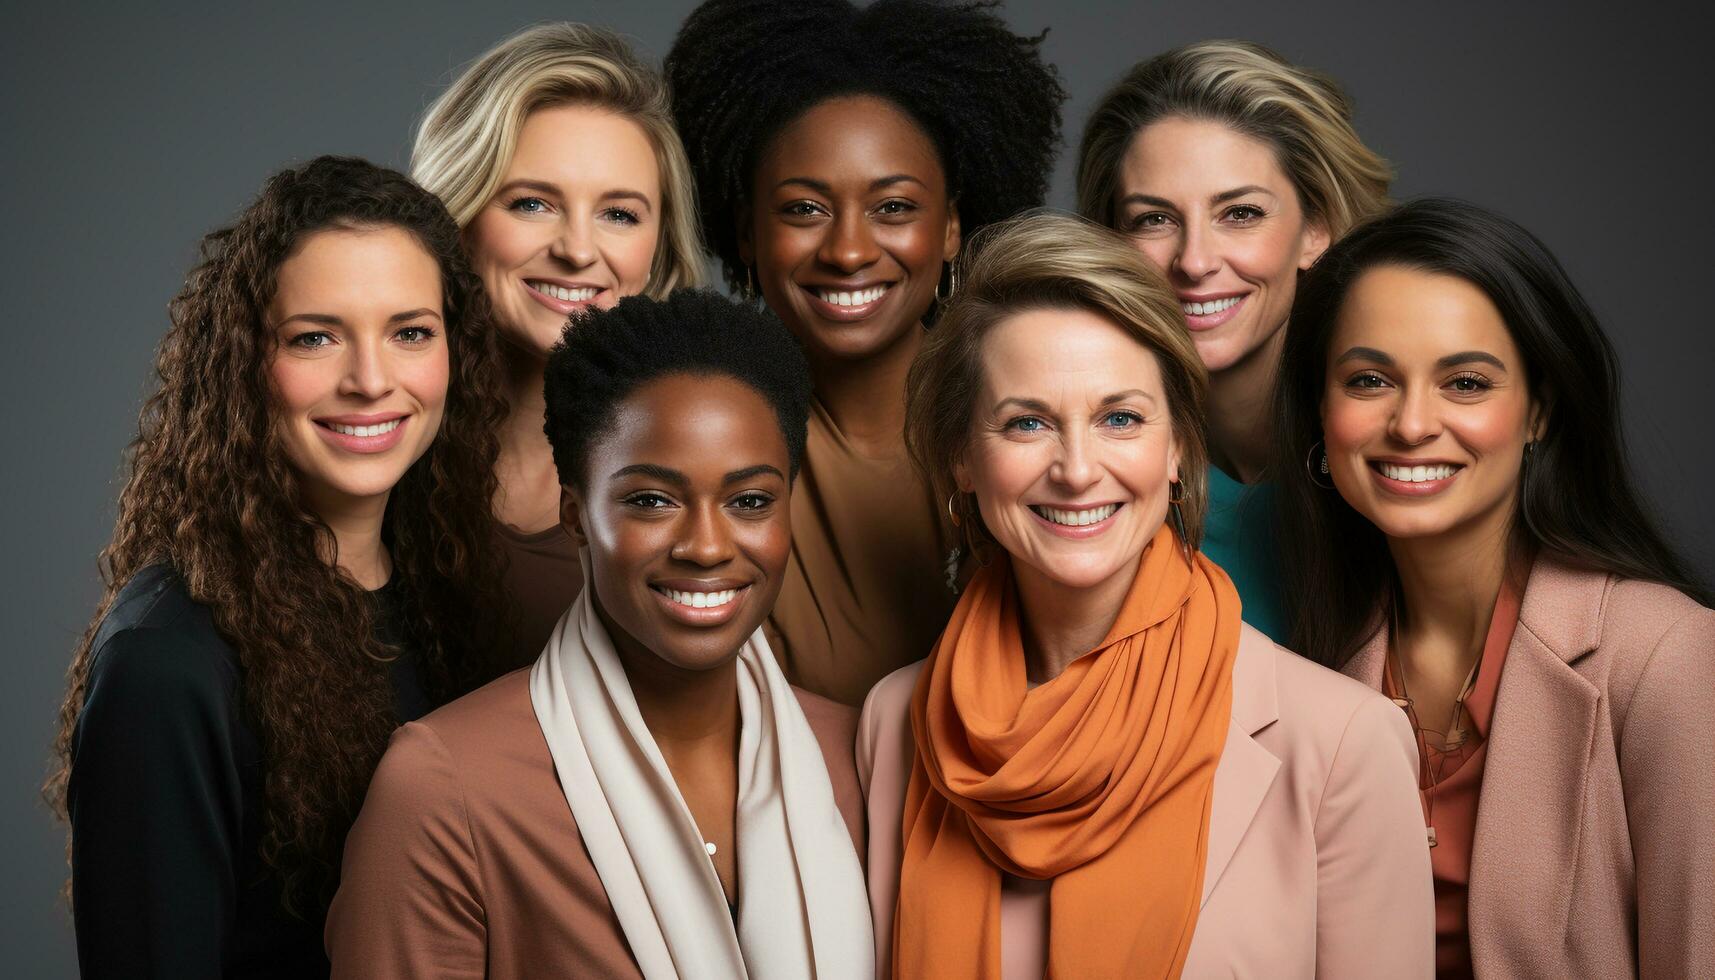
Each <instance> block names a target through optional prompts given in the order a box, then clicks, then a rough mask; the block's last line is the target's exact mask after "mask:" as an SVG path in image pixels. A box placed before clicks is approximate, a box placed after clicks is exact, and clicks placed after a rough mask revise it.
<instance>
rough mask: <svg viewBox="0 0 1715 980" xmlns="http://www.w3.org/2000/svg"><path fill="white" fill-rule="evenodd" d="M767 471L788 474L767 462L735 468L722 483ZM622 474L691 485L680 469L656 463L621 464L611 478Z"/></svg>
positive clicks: (740, 479) (776, 474) (777, 474)
mask: <svg viewBox="0 0 1715 980" xmlns="http://www.w3.org/2000/svg"><path fill="white" fill-rule="evenodd" d="M766 473H772V474H774V475H775V476H777V477H779V478H780V479H782V480H784V479H786V474H784V473H782V472H780V468H779V467H777V466H770V465H769V464H767V463H758V464H757V465H755V466H746V467H745V468H743V469H739V470H733V471H732V472H730V473H728V474H727V475H726V476H724V477H722V478H721V483H722V484H728V483H739V482H742V481H744V480H748V479H751V478H752V477H756V476H762V475H763V474H766ZM622 476H647V477H650V478H652V479H656V480H660V481H661V482H662V483H671V484H674V485H676V486H681V487H683V486H689V485H690V483H691V478H690V477H688V476H686V475H685V474H683V473H681V472H679V471H678V470H675V469H671V468H669V467H666V466H658V465H656V464H654V463H633V464H631V465H630V466H621V467H620V468H619V469H617V470H614V471H613V476H611V477H609V479H614V480H617V479H619V478H620V477H622Z"/></svg>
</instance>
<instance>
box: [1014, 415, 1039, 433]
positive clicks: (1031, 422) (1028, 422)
mask: <svg viewBox="0 0 1715 980" xmlns="http://www.w3.org/2000/svg"><path fill="white" fill-rule="evenodd" d="M1006 427H1007V428H1009V429H1012V430H1013V431H1015V432H1041V431H1042V429H1043V423H1042V420H1041V419H1039V418H1037V417H1036V416H1034V415H1026V416H1024V417H1022V418H1016V419H1013V420H1012V421H1011V422H1008V423H1007V424H1006Z"/></svg>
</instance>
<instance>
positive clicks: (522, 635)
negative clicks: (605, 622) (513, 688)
mask: <svg viewBox="0 0 1715 980" xmlns="http://www.w3.org/2000/svg"><path fill="white" fill-rule="evenodd" d="M495 523H496V524H497V526H498V527H499V532H498V534H497V537H498V539H499V541H500V550H501V552H502V553H504V554H505V555H506V573H505V578H504V581H505V583H506V594H507V595H509V596H511V597H512V600H513V601H514V602H515V603H516V609H515V613H516V615H517V617H518V618H517V620H516V621H515V622H514V623H513V630H512V637H511V642H510V643H509V644H508V645H507V647H506V649H504V650H500V651H497V654H498V656H499V657H500V660H499V662H498V663H496V664H495V668H496V669H495V670H494V672H493V673H491V674H489V675H488V676H490V677H495V676H498V675H500V674H504V673H506V672H507V671H509V670H517V669H518V668H520V667H527V666H529V665H530V664H533V663H535V662H536V658H537V657H539V656H541V655H542V648H543V647H545V646H547V645H548V636H549V635H550V634H552V633H553V632H554V626H555V625H556V624H558V623H559V621H560V617H561V616H563V615H564V614H565V612H566V609H567V608H569V607H570V606H571V604H572V600H573V599H576V598H577V597H578V591H579V590H580V589H582V588H583V587H584V570H583V566H582V565H580V564H579V563H578V545H577V542H575V541H573V540H572V536H571V535H570V534H567V533H566V529H565V528H564V527H562V526H561V525H559V524H556V525H554V526H553V527H550V528H548V529H547V530H544V531H535V532H532V533H526V532H524V531H520V530H518V529H516V528H512V527H508V526H506V525H505V524H500V523H499V522H498V521H496V522H495Z"/></svg>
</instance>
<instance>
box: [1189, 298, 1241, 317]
mask: <svg viewBox="0 0 1715 980" xmlns="http://www.w3.org/2000/svg"><path fill="white" fill-rule="evenodd" d="M1241 299H1244V297H1243V296H1228V297H1227V298H1225V299H1212V300H1210V301H1209V302H1207V303H1180V304H1179V305H1180V306H1182V307H1184V309H1185V315H1186V316H1208V315H1209V314H1211V313H1219V312H1221V311H1222V310H1230V309H1232V308H1233V307H1235V306H1237V305H1238V303H1239V300H1241Z"/></svg>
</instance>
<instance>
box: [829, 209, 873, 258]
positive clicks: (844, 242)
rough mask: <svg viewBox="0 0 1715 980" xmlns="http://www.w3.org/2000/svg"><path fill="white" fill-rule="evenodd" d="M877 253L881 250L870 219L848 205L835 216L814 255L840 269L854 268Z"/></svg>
mask: <svg viewBox="0 0 1715 980" xmlns="http://www.w3.org/2000/svg"><path fill="white" fill-rule="evenodd" d="M880 257H881V250H880V248H879V247H877V245H876V242H875V234H874V233H873V231H872V230H871V229H870V227H869V222H868V221H867V220H866V219H865V218H864V216H863V215H862V214H859V213H853V212H852V211H850V210H849V209H848V210H847V211H845V212H844V213H843V214H841V215H838V216H836V217H835V218H834V221H833V223H832V224H831V225H830V226H829V228H828V235H827V237H826V238H824V239H823V240H822V247H821V249H820V250H818V251H817V253H816V258H817V259H818V260H819V261H821V262H822V264H823V265H826V266H829V267H831V268H834V269H838V270H839V271H840V272H842V273H852V272H856V271H858V270H859V269H862V268H864V267H865V266H867V265H870V264H871V263H873V262H875V261H876V260H877V259H879V258H880Z"/></svg>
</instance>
